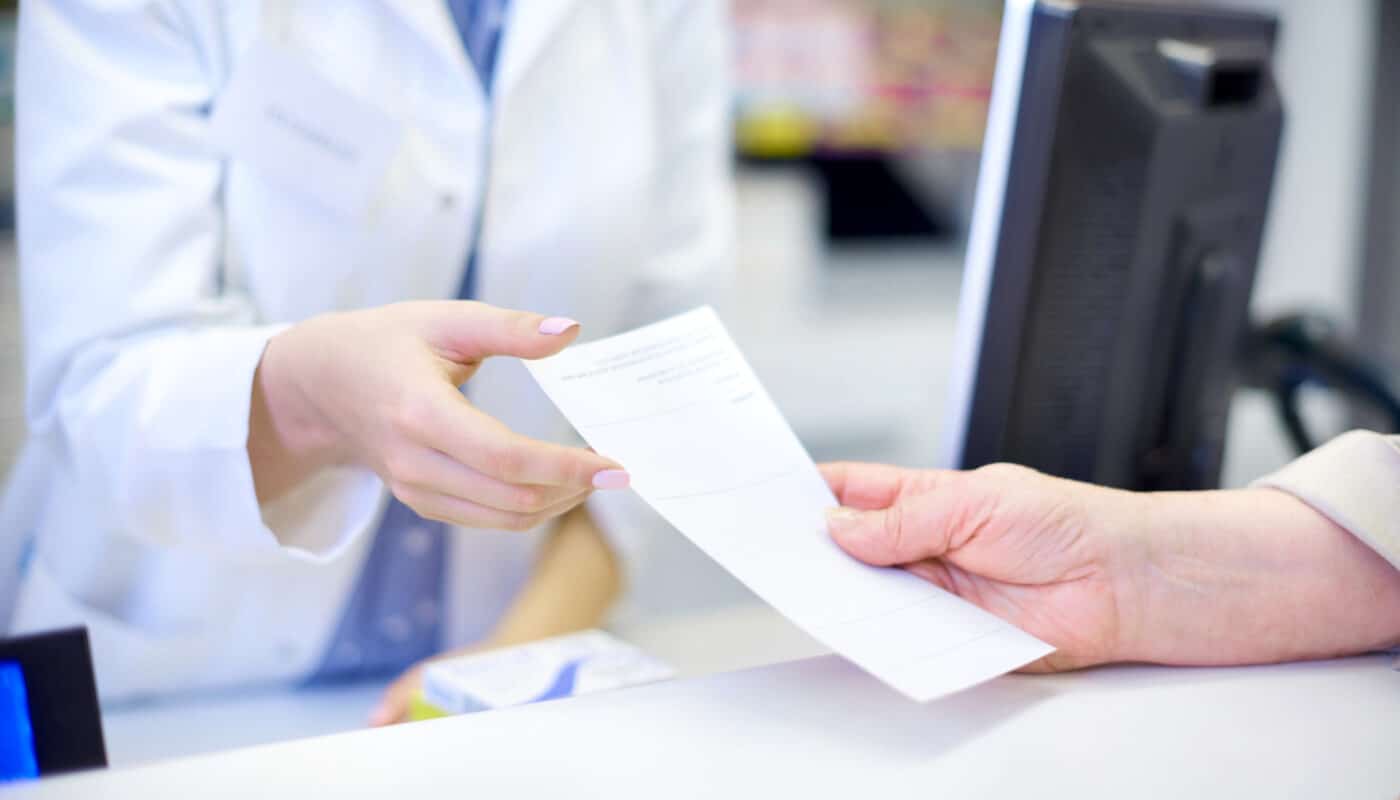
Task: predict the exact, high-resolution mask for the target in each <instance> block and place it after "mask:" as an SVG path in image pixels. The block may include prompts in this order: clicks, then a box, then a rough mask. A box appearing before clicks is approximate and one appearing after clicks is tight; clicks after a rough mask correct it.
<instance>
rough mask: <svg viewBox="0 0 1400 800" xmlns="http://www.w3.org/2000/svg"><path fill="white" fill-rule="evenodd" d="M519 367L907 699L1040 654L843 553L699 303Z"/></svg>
mask: <svg viewBox="0 0 1400 800" xmlns="http://www.w3.org/2000/svg"><path fill="white" fill-rule="evenodd" d="M526 366H527V367H528V368H529V369H530V372H531V373H532V374H533V375H534V376H535V379H536V380H537V381H539V384H540V386H541V387H543V388H544V391H545V393H546V394H547V395H549V398H550V399H551V400H553V401H554V403H555V405H557V406H558V407H559V409H560V410H561V411H562V412H563V413H564V416H565V417H567V418H568V420H569V422H571V423H572V424H573V426H574V427H575V428H576V429H577V430H578V432H579V433H580V434H581V435H582V436H583V438H584V439H585V440H587V442H588V443H589V445H591V446H592V447H593V448H594V449H595V450H597V451H598V452H599V453H602V454H604V455H606V456H608V457H609V458H613V459H616V460H617V461H618V462H620V463H621V464H622V465H623V466H624V467H626V468H627V471H628V472H629V473H630V474H631V476H632V488H633V489H635V490H636V492H637V494H639V495H640V496H641V497H642V499H643V500H645V501H646V502H647V503H649V504H650V505H651V506H652V507H653V508H655V509H656V510H657V512H659V513H660V514H661V516H663V517H665V518H666V520H667V521H668V522H670V523H671V524H672V525H674V526H675V527H676V528H677V529H679V530H680V531H681V533H683V534H684V535H685V536H687V537H689V538H690V539H691V541H693V542H695V544H696V545H698V546H699V547H700V549H702V550H704V551H705V552H706V553H707V554H708V555H709V556H710V557H711V558H713V559H714V560H715V561H717V562H719V564H720V565H721V566H723V567H724V568H725V569H727V570H729V572H731V573H733V575H734V576H735V577H736V578H738V579H739V580H740V581H743V582H744V583H745V584H746V585H747V586H748V587H749V588H750V589H752V590H753V591H754V592H755V593H756V594H758V596H759V597H761V598H763V599H764V600H765V601H766V602H768V603H769V604H770V605H772V606H773V607H774V608H776V609H777V610H778V611H779V612H781V613H782V614H784V615H785V616H787V617H788V618H789V619H791V620H792V621H793V622H794V623H796V624H797V625H798V626H799V627H801V628H803V629H804V630H806V631H807V632H808V633H810V634H811V635H812V636H813V637H815V638H816V639H818V640H820V641H821V642H822V643H824V644H825V645H827V646H828V647H830V648H831V649H832V650H834V651H836V652H837V653H840V654H841V655H842V656H844V657H846V658H847V659H849V660H851V661H852V662H854V663H855V664H857V665H858V666H860V667H861V668H863V669H864V670H866V671H867V672H869V673H870V674H872V675H874V676H875V677H877V678H879V679H880V680H882V681H884V682H885V683H887V684H889V685H890V686H892V687H894V688H895V689H897V690H899V691H901V692H903V693H904V694H905V695H907V696H909V697H911V698H913V699H914V700H918V701H927V700H931V699H933V698H936V697H939V696H941V695H945V694H948V693H950V692H955V691H958V690H959V689H964V688H967V687H969V686H972V685H974V684H977V683H981V682H982V681H985V680H988V679H990V678H993V677H996V676H998V675H1001V674H1003V673H1006V672H1009V671H1011V670H1013V669H1016V668H1017V667H1019V666H1022V665H1024V664H1027V663H1029V662H1031V661H1034V660H1035V659H1037V658H1039V657H1041V656H1043V655H1046V654H1047V653H1049V652H1051V651H1052V650H1053V648H1051V647H1050V646H1049V645H1047V644H1045V643H1044V642H1041V641H1040V640H1038V639H1036V638H1034V637H1032V636H1030V635H1029V634H1027V633H1025V632H1024V631H1022V630H1020V629H1019V628H1016V627H1015V626H1012V625H1010V624H1008V623H1006V622H1004V621H1002V620H1001V619H999V618H997V617H995V616H993V615H991V614H989V613H987V612H985V611H983V610H981V609H980V608H977V607H976V606H974V605H972V604H971V603H968V602H966V601H964V600H962V599H960V598H958V597H956V596H954V595H952V594H949V593H947V592H944V591H943V590H941V589H939V588H938V587H936V586H933V585H932V584H929V583H927V582H925V581H923V580H921V579H919V578H916V577H914V576H913V575H910V574H908V573H907V572H904V571H903V570H898V569H881V568H876V567H870V566H867V565H864V564H861V563H860V562H858V561H856V560H855V559H852V558H851V557H850V556H847V555H846V554H845V553H844V552H842V551H841V549H840V548H839V547H837V546H836V544H835V543H834V542H832V541H831V539H830V537H829V536H828V535H827V532H826V521H825V518H824V516H823V512H824V510H825V509H828V508H831V507H833V506H835V505H836V499H835V497H833V496H832V494H831V491H830V489H828V488H827V486H826V484H825V482H824V481H823V480H822V478H821V475H820V473H818V472H817V468H816V465H815V464H813V463H812V459H811V457H810V456H808V455H807V452H806V451H805V450H804V449H803V447H802V445H801V443H800V442H799V441H798V440H797V437H796V436H795V435H794V434H793V432H792V429H791V428H790V427H788V424H787V421H786V420H785V419H783V416H782V414H781V413H780V412H779V411H778V409H777V407H776V406H775V405H774V404H773V401H772V400H771V399H770V398H769V397H768V393H767V392H765V391H764V389H763V387H762V386H761V385H759V382H758V378H757V377H756V376H755V375H754V374H753V370H752V369H750V368H749V365H748V363H747V362H746V361H745V360H744V357H743V355H742V354H741V353H740V352H739V349H738V347H737V346H736V345H735V344H734V341H733V340H732V339H731V338H730V337H729V334H728V333H727V332H726V331H725V329H724V326H723V325H722V324H721V323H720V321H719V317H718V316H717V315H716V314H715V312H714V311H713V310H712V309H710V308H700V309H696V310H695V311H691V312H688V313H685V314H682V315H680V316H677V317H672V318H671V319H668V320H665V321H663V322H658V323H656V324H654V325H649V326H646V327H644V328H638V329H636V330H633V331H630V332H628V333H624V334H621V335H618V336H614V337H611V338H608V339H603V340H600V341H596V342H590V343H588V344H582V345H577V346H574V347H571V348H569V349H567V350H565V351H564V352H562V353H560V354H559V355H556V356H553V357H551V358H548V359H545V360H543V361H535V362H526Z"/></svg>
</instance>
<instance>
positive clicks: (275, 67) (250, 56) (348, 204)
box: [210, 41, 403, 220]
mask: <svg viewBox="0 0 1400 800" xmlns="http://www.w3.org/2000/svg"><path fill="white" fill-rule="evenodd" d="M402 127H403V126H402V125H401V124H400V123H399V122H398V121H397V120H395V119H394V118H393V117H391V116H390V115H388V114H387V113H385V112H384V111H382V110H380V109H379V108H376V107H375V106H374V104H373V103H371V102H368V101H367V100H364V99H362V98H359V97H356V96H354V95H352V94H350V93H349V92H347V91H345V90H344V89H343V88H341V87H339V86H337V85H335V84H334V83H332V82H331V81H330V80H328V79H327V78H326V77H325V76H323V75H321V74H320V73H319V72H317V71H316V70H315V69H314V68H313V67H312V66H311V65H310V64H308V63H306V61H305V60H304V59H303V58H301V57H299V56H298V55H297V54H296V53H294V52H293V51H291V50H289V49H287V48H285V47H283V46H280V45H277V44H273V43H271V42H267V41H259V42H257V43H255V44H254V45H253V46H252V47H251V48H250V50H249V52H248V53H247V54H246V55H245V56H244V57H243V59H242V61H241V62H240V64H239V67H238V69H237V70H236V71H235V72H234V74H233V76H232V78H231V79H230V80H229V82H228V84H227V85H226V86H225V87H224V89H223V91H222V92H221V93H220V95H219V98H218V100H217V101H216V103H215V106H214V112H213V115H212V117H211V120H210V128H211V132H212V137H213V141H214V144H215V145H216V146H217V147H218V148H219V149H220V150H221V151H222V152H223V153H224V154H225V155H226V156H228V157H230V158H232V159H235V160H238V161H241V162H243V163H245V164H247V165H248V166H249V167H250V168H251V169H252V170H253V171H254V172H256V173H258V174H259V175H260V176H262V177H263V178H265V179H266V180H269V181H273V182H276V183H278V184H280V185H281V186H282V187H283V188H284V189H285V190H287V191H289V192H295V193H297V194H300V195H302V196H303V197H305V198H307V199H309V200H311V201H312V202H315V203H317V204H319V205H321V206H322V207H324V208H326V209H328V210H330V211H332V212H334V213H335V214H337V215H339V216H341V217H342V218H344V219H346V220H356V219H362V218H364V217H365V216H367V214H368V213H369V210H370V209H371V208H372V206H373V205H374V203H375V201H376V200H377V199H378V197H379V195H380V194H381V192H382V190H383V186H384V177H385V175H386V173H387V171H388V168H389V164H390V161H391V160H392V159H393V156H394V153H395V152H396V151H397V150H398V149H399V142H400V139H401V138H402V134H403V130H402Z"/></svg>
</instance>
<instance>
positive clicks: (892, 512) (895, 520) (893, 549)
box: [881, 503, 905, 558]
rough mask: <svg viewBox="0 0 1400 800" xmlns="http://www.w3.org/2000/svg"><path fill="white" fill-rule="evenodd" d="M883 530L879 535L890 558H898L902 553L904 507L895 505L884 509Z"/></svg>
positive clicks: (899, 504)
mask: <svg viewBox="0 0 1400 800" xmlns="http://www.w3.org/2000/svg"><path fill="white" fill-rule="evenodd" d="M883 524H884V530H883V531H881V533H883V534H884V536H883V537H882V539H883V541H884V542H885V546H886V547H887V548H888V552H889V554H890V556H891V557H895V558H897V557H899V555H900V554H902V553H903V552H904V534H905V530H904V528H905V517H904V506H903V504H901V503H895V504H894V505H892V506H890V507H889V508H888V509H886V511H885V514H884V523H883Z"/></svg>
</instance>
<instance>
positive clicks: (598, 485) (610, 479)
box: [593, 469, 632, 489]
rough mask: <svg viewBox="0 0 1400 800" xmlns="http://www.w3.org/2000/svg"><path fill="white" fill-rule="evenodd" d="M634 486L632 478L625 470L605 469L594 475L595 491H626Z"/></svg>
mask: <svg viewBox="0 0 1400 800" xmlns="http://www.w3.org/2000/svg"><path fill="white" fill-rule="evenodd" d="M631 485H632V476H631V475H628V474H627V470H625V469H605V470H603V471H602V472H597V473H594V475H593V488H594V489H626V488H627V487H628V486H631Z"/></svg>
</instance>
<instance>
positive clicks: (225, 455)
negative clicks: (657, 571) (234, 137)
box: [0, 0, 732, 700]
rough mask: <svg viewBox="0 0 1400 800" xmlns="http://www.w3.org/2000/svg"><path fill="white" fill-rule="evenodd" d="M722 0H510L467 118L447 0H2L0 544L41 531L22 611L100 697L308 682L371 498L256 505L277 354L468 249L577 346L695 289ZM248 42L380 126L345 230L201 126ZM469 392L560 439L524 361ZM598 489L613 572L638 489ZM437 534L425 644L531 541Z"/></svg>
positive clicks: (400, 295)
mask: <svg viewBox="0 0 1400 800" xmlns="http://www.w3.org/2000/svg"><path fill="white" fill-rule="evenodd" d="M723 12H724V4H723V3H721V2H719V0H655V1H654V2H653V1H652V0H514V2H513V3H512V5H511V10H510V16H509V20H508V23H507V27H506V32H505V35H504V39H503V42H502V46H501V53H500V57H499V62H498V67H497V76H496V81H497V82H496V91H495V96H494V99H493V100H492V101H491V102H492V103H493V106H492V107H493V109H494V111H493V112H492V113H491V114H489V115H488V113H487V105H486V104H487V100H486V99H485V98H484V96H483V93H482V92H481V90H480V88H479V82H478V80H477V78H476V77H475V75H474V74H473V72H472V70H471V66H470V62H469V61H468V60H467V58H466V56H465V54H464V52H463V50H462V46H461V44H460V40H459V38H458V35H457V32H456V30H455V28H454V27H453V24H452V21H451V18H450V16H449V13H448V11H447V9H446V4H445V2H442V1H441V0H263V2H255V0H226V1H225V2H194V0H190V2H183V1H182V0H165V1H158V0H107V2H97V0H88V1H87V2H81V1H80V0H25V2H24V3H23V4H22V11H21V14H20V32H19V64H18V81H19V85H18V104H19V108H18V126H19V127H18V145H17V159H18V168H19V173H18V184H19V186H18V193H19V203H20V206H19V246H20V260H21V310H22V314H23V318H24V332H25V341H26V362H27V376H28V387H27V404H28V420H29V424H30V429H31V436H30V440H29V442H28V445H27V447H26V452H25V454H24V456H23V458H22V463H21V466H20V467H19V470H18V473H17V474H16V476H15V478H14V482H13V486H12V489H13V491H12V492H11V497H10V502H9V503H8V504H7V509H8V511H7V517H8V518H7V519H6V520H3V521H0V522H3V525H0V531H3V532H4V533H3V535H4V536H5V537H7V541H9V542H10V543H11V549H12V550H13V549H16V545H15V543H16V542H20V541H30V542H32V546H31V547H25V548H23V549H25V550H26V551H30V552H27V554H26V556H25V557H24V558H22V559H20V561H21V562H22V563H23V566H22V567H20V568H19V572H20V574H21V576H22V577H21V578H20V580H19V592H18V598H17V600H16V602H15V609H14V617H13V624H12V626H11V628H12V629H14V630H31V629H36V628H48V627H53V626H58V625H63V624H68V623H78V624H84V625H87V626H88V628H89V631H90V634H91V638H92V643H93V648H94V654H95V659H96V664H97V669H98V678H99V686H100V691H101V693H102V695H103V697H104V698H105V699H108V700H111V699H116V698H128V697H133V696H142V695H147V694H152V693H167V692H172V691H182V690H191V689H200V688H205V687H215V686H223V685H230V684H238V683H248V682H258V681H288V680H296V679H298V678H300V677H302V676H304V675H306V674H307V673H308V671H310V670H311V669H313V668H314V667H315V666H316V664H317V663H319V660H320V658H321V657H322V655H323V652H322V651H323V649H324V647H325V645H326V642H327V640H328V639H329V636H330V634H331V632H332V629H333V628H334V625H335V623H336V621H337V620H338V618H339V616H340V614H341V611H342V606H343V604H344V602H345V601H346V599H347V597H348V593H349V592H350V590H351V588H352V587H353V585H354V582H355V578H356V575H357V574H358V572H359V571H360V568H361V562H362V560H363V558H364V555H365V553H366V552H367V550H368V546H369V543H370V540H371V539H372V536H371V535H368V534H369V533H370V532H372V529H373V527H374V525H375V523H376V522H377V515H378V514H379V513H380V511H381V509H382V507H383V503H384V501H385V497H386V495H385V493H384V490H383V487H382V485H381V483H380V481H379V480H378V478H377V477H376V476H374V475H373V474H371V473H369V472H367V471H363V470H355V469H347V470H343V471H340V472H336V473H327V474H324V475H322V476H320V477H319V478H318V479H316V480H315V481H313V482H312V483H310V484H308V485H307V486H306V487H304V488H303V489H302V490H300V491H299V492H298V493H297V494H295V495H294V496H292V497H290V498H287V499H286V500H284V501H279V503H278V504H277V507H275V508H259V505H258V503H257V501H256V499H255V496H254V491H253V483H252V477H251V472H250V469H249V465H248V460H247V457H246V453H245V440H246V436H247V422H246V420H247V418H248V404H249V393H250V385H251V380H252V376H253V372H254V369H255V367H256V365H257V363H258V360H259V358H260V355H261V352H262V349H263V346H264V343H265V342H266V340H267V338H268V337H269V336H270V335H272V334H273V333H275V332H276V331H278V330H280V329H281V328H282V327H283V326H285V325H287V324H289V323H291V322H295V321H297V320H302V319H305V318H306V317H308V316H311V315H313V314H317V313H320V312H324V311H328V310H332V309H349V308H360V307H366V306H375V305H379V304H383V303H389V302H393V301H398V300H405V299H412V298H443V297H452V296H454V294H455V292H456V290H457V287H458V285H459V282H460V280H461V275H462V271H463V267H464V263H465V259H466V256H467V253H468V251H469V248H470V246H471V245H472V243H473V242H479V248H480V261H479V272H478V278H479V279H478V284H477V285H478V297H479V298H480V299H481V300H483V301H485V302H488V303H492V304H495V305H499V306H504V307H510V308H522V309H531V310H536V311H540V312H544V313H550V314H563V315H569V316H573V317H576V318H578V319H580V320H582V321H583V322H584V325H585V336H598V335H603V334H607V333H611V332H615V331H617V330H618V329H620V328H622V327H624V326H626V325H629V324H633V323H636V322H640V321H643V319H644V318H646V317H649V316H654V315H656V314H658V313H660V312H661V311H662V310H667V309H669V308H672V307H676V306H680V305H685V304H688V303H689V302H692V300H693V298H695V297H697V294H698V293H699V292H701V291H703V290H705V289H707V288H711V287H713V286H714V285H715V282H716V281H717V280H718V277H717V275H716V270H723V269H725V268H726V265H727V262H728V256H729V250H730V244H731V238H732V237H731V233H732V231H731V222H732V220H731V207H730V197H729V186H728V175H727V173H728V158H729V156H728V142H727V136H728V132H727V116H728V114H727V111H728V102H729V98H728V94H727V91H726V89H727V83H726V80H725V78H726V61H727V52H726V49H725V40H724V35H723ZM267 36H271V37H274V38H276V39H278V40H279V43H280V45H281V46H283V47H285V48H288V49H289V50H290V51H292V52H293V53H295V54H297V55H298V57H300V58H302V59H304V62H305V64H306V65H308V68H311V69H314V70H316V71H317V72H319V73H321V75H322V76H324V77H325V78H327V79H329V80H330V81H331V82H333V83H334V84H335V85H337V86H338V87H339V88H340V89H342V90H343V91H345V92H348V93H350V94H351V95H352V96H353V97H354V98H356V99H357V100H358V101H362V102H363V103H365V104H367V105H368V106H371V107H373V108H377V109H379V110H381V111H383V112H385V113H387V114H388V115H389V116H391V117H392V118H393V119H394V120H396V121H397V122H398V123H399V124H401V125H402V130H403V132H404V135H403V137H402V139H401V141H400V144H399V146H398V149H397V150H396V151H395V154H394V156H393V159H392V161H391V164H390V167H389V168H388V169H387V172H386V174H385V175H384V177H383V178H382V180H379V181H377V182H376V183H375V184H374V185H373V187H372V189H373V192H374V195H373V197H371V198H369V199H370V200H371V201H372V202H370V203H368V208H369V210H368V211H366V212H365V213H364V214H363V215H362V216H361V217H357V218H347V216H346V214H345V213H344V212H338V211H334V210H331V209H329V208H328V207H327V206H326V204H325V203H324V202H319V201H318V200H317V198H316V197H315V196H314V192H309V191H307V190H306V187H305V186H301V185H299V184H300V182H301V180H302V178H303V176H301V175H298V174H296V171H295V170H283V171H282V174H269V173H268V172H267V171H266V170H265V169H264V171H259V170H256V169H254V168H252V167H251V166H250V165H249V164H248V163H245V162H244V161H243V160H241V159H240V158H238V157H237V156H236V155H235V156H233V157H224V156H223V155H222V154H221V153H220V152H218V151H216V149H215V148H214V146H213V145H212V144H211V137H210V124H209V120H210V109H211V107H216V106H217V104H218V102H219V99H220V95H221V90H222V89H223V87H225V86H226V85H227V82H228V81H229V78H230V76H231V75H233V74H235V73H236V71H237V70H238V69H239V67H240V64H241V59H242V58H243V56H244V54H245V53H247V52H249V48H250V46H251V45H252V44H253V42H254V40H256V39H258V37H267ZM313 111H314V109H313ZM488 120H489V122H488ZM488 124H489V126H490V136H489V141H490V142H491V145H490V149H491V156H490V158H489V160H488V159H487V158H486V157H485V152H486V147H485V144H486V142H487V141H488V137H486V135H485V134H486V132H487V131H486V126H487V125H488ZM488 163H489V169H487V165H488ZM482 196H484V197H485V198H486V201H485V206H484V209H485V210H484V214H483V215H481V216H482V218H483V219H484V222H483V223H482V226H481V227H482V231H481V234H480V236H478V231H476V230H474V226H475V222H476V220H477V219H478V216H479V215H478V201H479V198H481V197H482ZM470 386H471V392H472V399H473V402H475V403H476V404H477V405H478V406H479V407H481V408H482V409H483V410H485V411H486V412H488V413H490V414H492V415H494V416H496V417H497V418H498V419H501V420H502V421H504V422H505V423H506V424H508V425H509V426H510V427H511V428H513V429H515V430H517V431H520V432H522V433H525V434H528V435H531V436H536V437H543V438H548V439H555V440H566V439H567V438H568V436H569V431H568V428H567V426H566V425H565V424H564V423H563V421H562V419H561V418H560V417H559V416H558V414H557V412H555V411H554V410H553V408H552V406H551V405H550V404H549V402H548V401H547V400H546V399H545V397H544V396H543V395H542V394H541V392H540V391H539V390H538V389H537V388H536V386H535V385H534V384H533V382H532V381H531V380H530V378H529V377H528V375H527V374H526V373H525V371H524V370H523V368H521V367H520V365H519V364H518V363H517V362H512V361H509V360H505V359H498V360H495V361H492V362H488V364H487V365H486V367H485V368H484V369H483V370H482V371H481V372H480V373H479V374H478V375H477V376H476V377H475V378H474V379H473V380H472V382H471V384H470ZM590 505H591V508H592V510H593V511H594V515H595V518H599V519H600V521H601V522H602V523H603V527H604V530H605V532H607V533H609V534H610V535H613V536H615V537H616V538H615V541H617V542H618V543H619V546H620V548H621V549H622V550H623V551H624V552H623V555H624V558H627V557H630V553H631V547H630V545H629V544H627V538H628V537H627V535H626V534H625V533H623V531H624V529H625V528H626V527H627V521H628V519H630V517H629V515H630V514H631V513H632V512H633V511H635V510H636V508H638V506H636V505H635V501H634V500H630V499H629V498H627V497H619V496H617V495H614V496H611V497H608V498H604V497H602V496H601V495H600V496H597V497H594V498H593V499H591V500H590ZM458 533H459V535H458V536H457V537H455V539H454V552H453V553H452V565H451V572H450V575H451V576H452V579H451V581H450V583H451V584H452V586H453V587H454V591H453V593H452V595H453V596H451V597H449V598H448V602H447V608H446V611H445V614H446V622H447V631H448V636H447V638H448V640H449V641H448V644H458V643H462V642H466V641H470V640H472V639H474V638H476V637H479V636H480V635H482V634H483V633H484V632H485V631H486V630H487V629H488V628H489V626H490V624H491V623H492V622H493V621H494V620H495V618H496V616H497V615H498V614H499V613H500V612H501V611H502V610H503V609H504V608H505V607H506V605H507V604H508V603H509V601H510V599H511V597H512V596H513V594H514V593H515V592H516V590H517V589H518V587H519V586H520V584H521V581H522V580H523V578H524V576H525V574H526V573H527V571H528V569H529V564H530V560H531V558H532V552H531V541H532V540H531V537H528V536H526V537H522V536H520V535H518V534H506V533H499V532H485V531H474V532H473V531H460V532H458ZM26 534H27V535H26ZM7 566H8V565H7ZM3 580H5V579H4V578H3V576H2V575H0V581H3ZM0 612H3V604H0ZM2 622H3V620H0V623H2Z"/></svg>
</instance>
